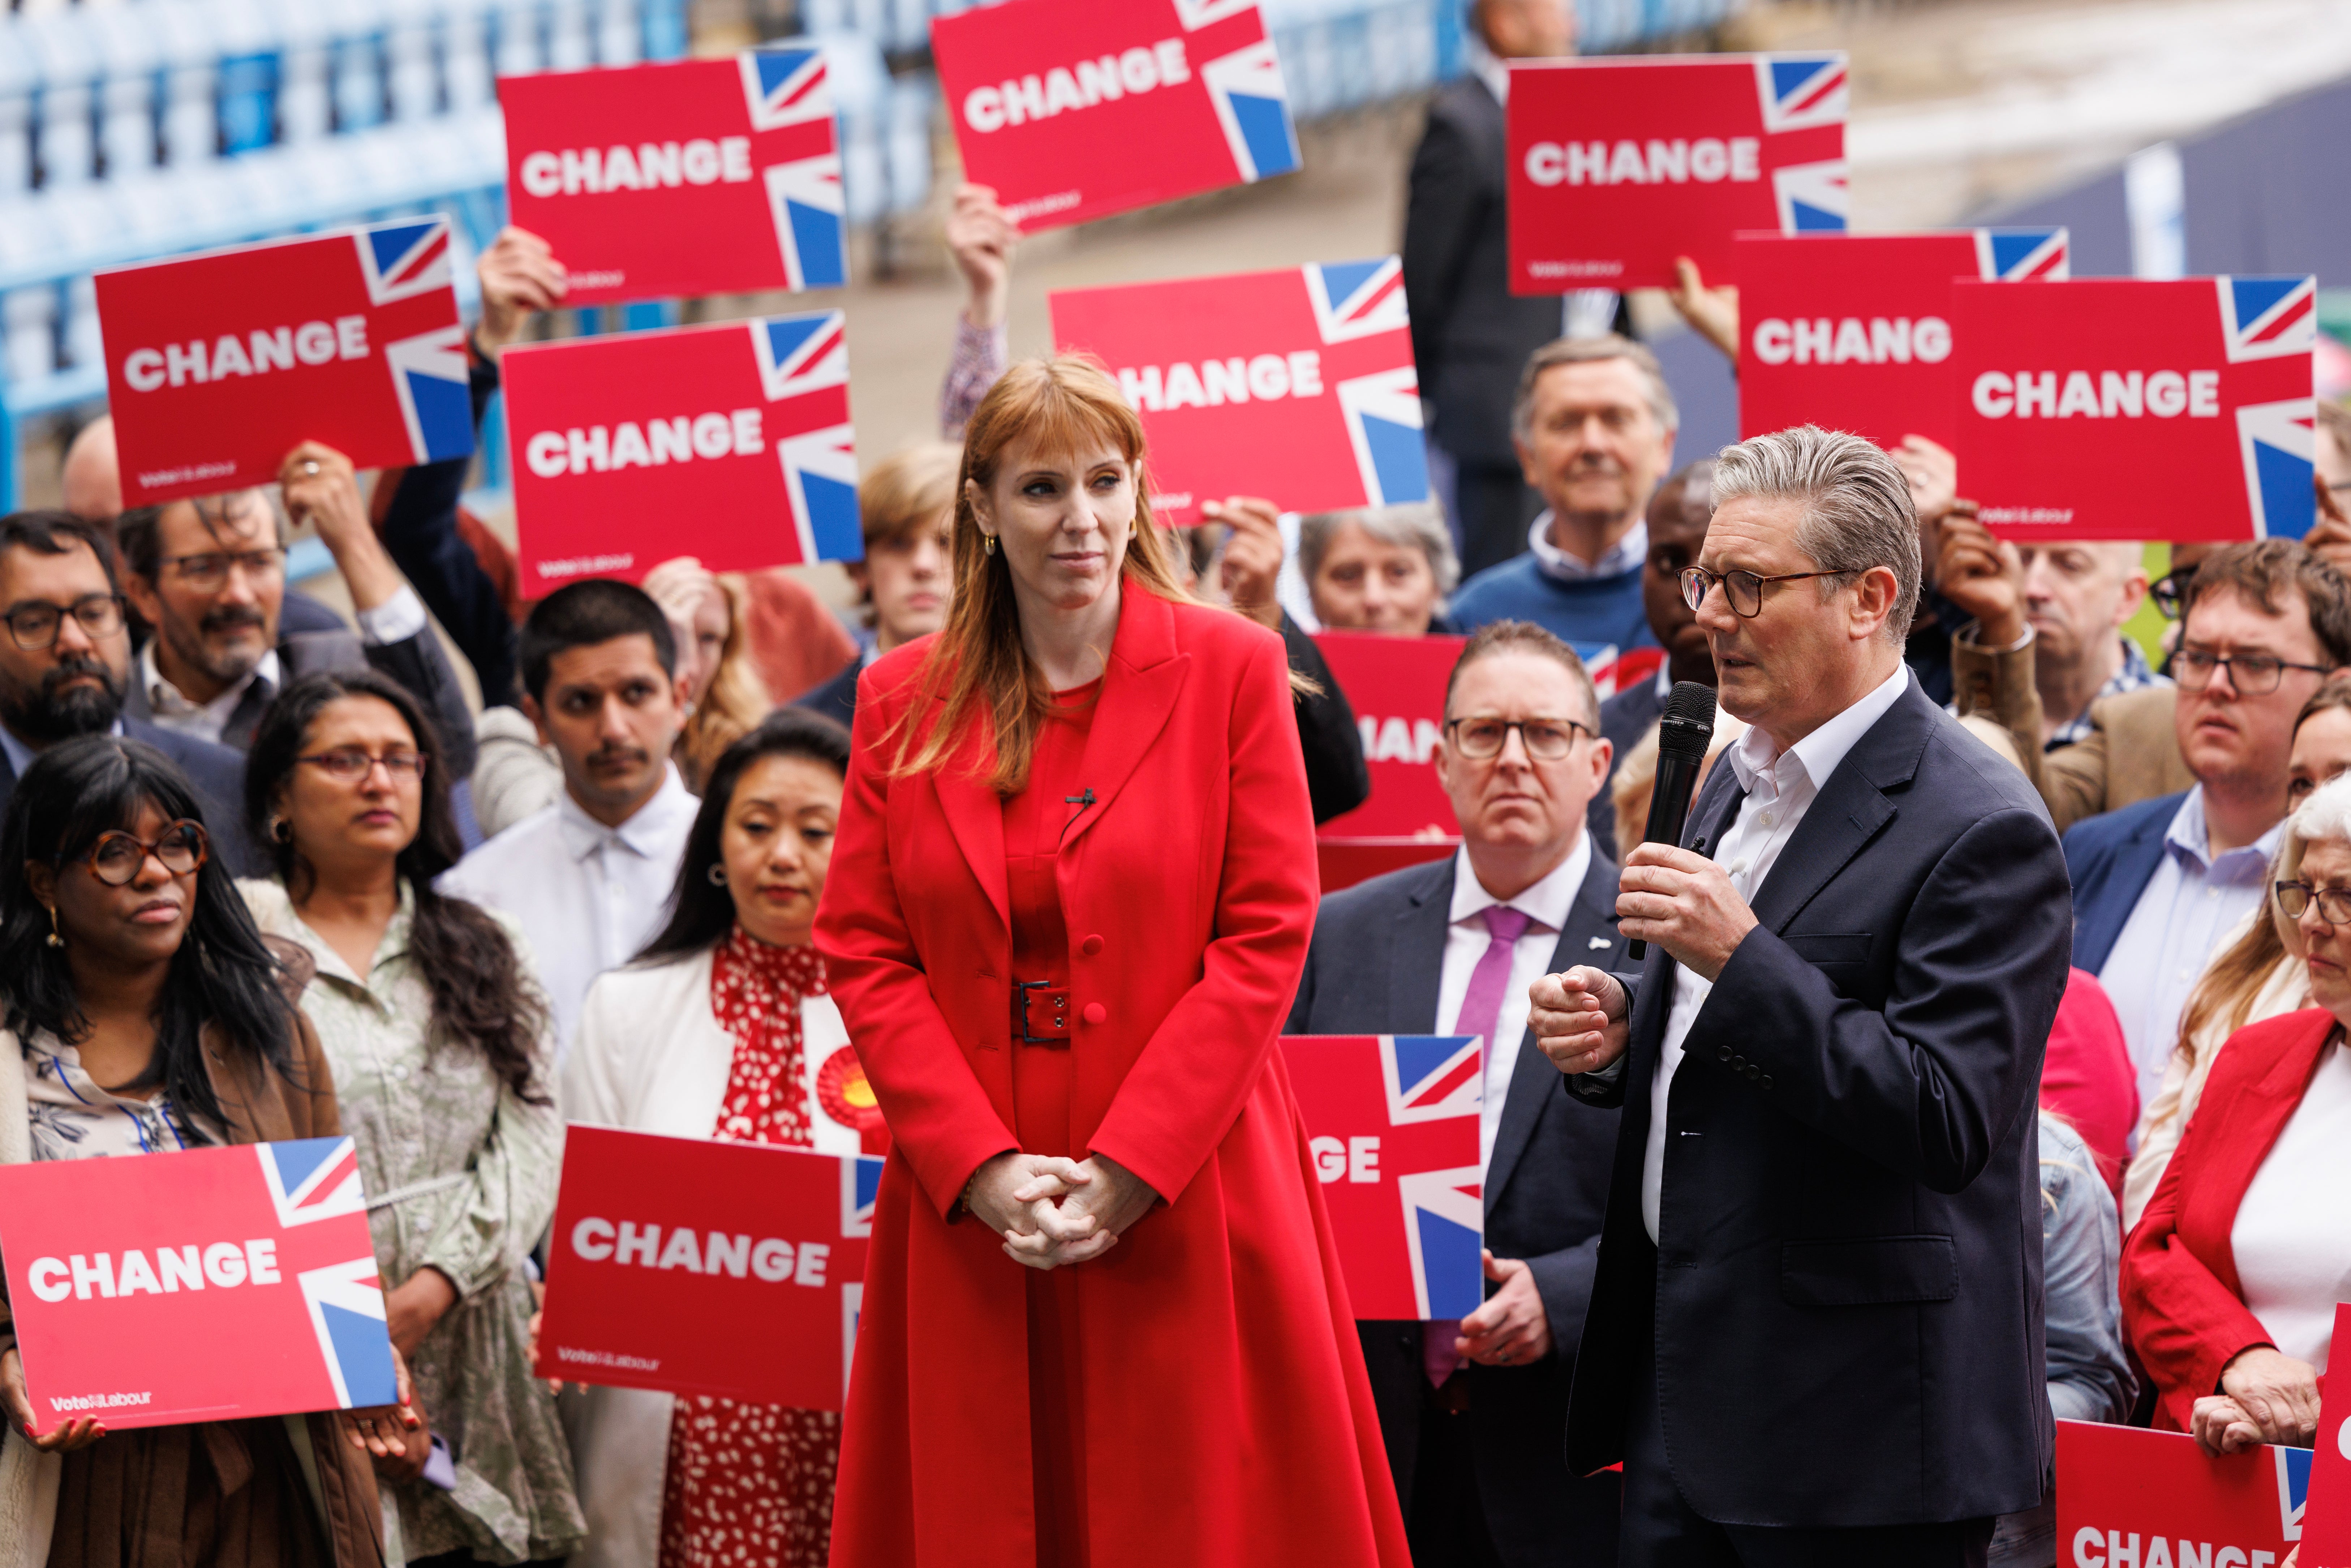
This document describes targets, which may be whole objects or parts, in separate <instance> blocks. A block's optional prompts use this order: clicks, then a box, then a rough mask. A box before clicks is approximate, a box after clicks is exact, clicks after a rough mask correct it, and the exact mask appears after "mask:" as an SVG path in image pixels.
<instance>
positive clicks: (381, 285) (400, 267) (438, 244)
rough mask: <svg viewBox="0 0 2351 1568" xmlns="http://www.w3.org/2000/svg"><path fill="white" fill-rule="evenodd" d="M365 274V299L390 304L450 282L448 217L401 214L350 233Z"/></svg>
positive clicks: (441, 286)
mask: <svg viewBox="0 0 2351 1568" xmlns="http://www.w3.org/2000/svg"><path fill="white" fill-rule="evenodd" d="M351 243H352V244H354V245H356V246H359V253H360V270H361V272H362V273H363V274H364V275H365V277H367V289H368V303H369V304H371V305H389V304H391V303H392V301H393V300H395V299H407V298H413V296H415V295H419V294H427V293H430V292H431V291H433V290H434V289H435V288H444V287H448V284H449V220H448V219H447V218H444V217H431V218H403V219H402V220H401V221H400V222H398V223H390V224H378V225H375V226H374V227H373V228H364V229H360V231H359V232H358V233H356V234H354V235H352V236H351Z"/></svg>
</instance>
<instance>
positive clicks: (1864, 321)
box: [1734, 228, 2067, 448]
mask: <svg viewBox="0 0 2351 1568" xmlns="http://www.w3.org/2000/svg"><path fill="white" fill-rule="evenodd" d="M1734 249H1735V251H1736V253H1737V256H1738V271H1737V274H1736V278H1735V281H1736V282H1737V283H1738V285H1739V323H1740V341H1739V434H1740V435H1741V436H1742V437H1743V436H1749V435H1761V434H1764V433H1766V432H1768V431H1774V430H1785V429H1787V428H1788V427H1789V426H1790V425H1795V424H1817V425H1820V426H1822V427H1823V428H1825V429H1829V430H1848V431H1851V432H1853V433H1854V434H1856V435H1865V436H1867V437H1868V438H1869V439H1870V440H1872V441H1875V442H1876V443H1877V444H1879V445H1880V446H1884V447H1888V448H1891V447H1893V446H1896V445H1898V444H1900V443H1901V440H1902V438H1903V437H1904V436H1906V435H1923V436H1925V437H1926V438H1927V439H1928V440H1929V441H1932V442H1935V443H1937V444H1939V445H1942V446H1949V445H1950V444H1952V442H1953V441H1954V440H1956V439H1957V435H1956V424H1957V421H1958V418H1959V413H1958V402H1959V389H1958V383H1957V382H1956V381H1955V380H1954V379H1953V378H1954V373H1955V367H1954V365H1953V362H1952V346H1953V345H1952V336H1951V288H1952V286H1953V284H1954V283H1955V282H1956V281H1957V280H1958V279H1959V278H1961V277H1970V278H1976V279H1980V280H1982V281H1985V282H2001V283H2022V282H2039V281H2046V280H2052V279H2061V278H2064V277H2065V276H2066V259H2067V258H2066V235H2065V231H2064V229H2061V228H2060V229H1959V230H1954V231H1953V232H1951V233H1949V234H1925V235H1867V236H1849V235H1818V236H1812V237H1804V238H1796V239H1790V238H1785V237H1782V236H1781V235H1740V236H1739V239H1738V242H1737V244H1736V246H1734Z"/></svg>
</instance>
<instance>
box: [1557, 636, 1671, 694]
mask: <svg viewBox="0 0 2351 1568" xmlns="http://www.w3.org/2000/svg"><path fill="white" fill-rule="evenodd" d="M1573 647H1574V649H1575V656H1576V657H1577V658H1579V659H1581V660H1583V668H1584V672H1585V673H1586V674H1589V675H1591V677H1592V685H1593V689H1594V690H1595V691H1597V692H1598V693H1599V694H1600V695H1602V696H1603V697H1613V696H1614V695H1616V694H1617V693H1618V692H1629V691H1631V690H1632V689H1633V688H1634V687H1635V686H1637V685H1640V684H1641V683H1642V682H1643V681H1646V680H1654V679H1655V678H1656V674H1657V666H1658V665H1660V664H1664V663H1665V662H1666V651H1665V650H1664V649H1663V648H1634V649H1631V650H1630V651H1626V650H1624V649H1620V648H1618V647H1617V646H1616V644H1615V643H1573Z"/></svg>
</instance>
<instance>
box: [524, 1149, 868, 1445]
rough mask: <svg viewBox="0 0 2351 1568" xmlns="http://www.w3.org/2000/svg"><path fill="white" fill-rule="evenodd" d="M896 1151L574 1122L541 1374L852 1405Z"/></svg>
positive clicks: (541, 1335)
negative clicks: (877, 1216) (831, 1150)
mask: <svg viewBox="0 0 2351 1568" xmlns="http://www.w3.org/2000/svg"><path fill="white" fill-rule="evenodd" d="M881 1181H882V1161H881V1160H880V1159H878V1158H876V1157H874V1156H872V1155H831V1154H818V1153H816V1152H814V1151H813V1150H809V1149H788V1148H778V1147H776V1146H774V1145H768V1144H731V1143H720V1142H716V1141H712V1140H709V1139H704V1138H673V1137H664V1136H661V1135H659V1134H653V1133H632V1132H624V1131H622V1129H620V1128H618V1127H598V1126H590V1125H586V1124H573V1125H572V1127H571V1129H570V1131H569V1133H567V1134H565V1140H564V1145H563V1183H562V1186H561V1188H560V1189H559V1192H558V1194H557V1197H556V1200H555V1228H554V1230H553V1232H552V1233H551V1239H550V1240H549V1245H548V1269H547V1313H546V1316H545V1318H544V1319H542V1320H541V1322H540V1324H539V1331H538V1374H539V1375H540V1376H542V1377H557V1378H561V1379H563V1380H564V1381H565V1382H567V1383H598V1384H607V1385H612V1386H614V1387H620V1388H659V1389H665V1390H667V1391H669V1392H671V1393H674V1394H704V1395H711V1396H722V1397H725V1398H729V1399H741V1400H745V1401H747V1402H749V1403H754V1404H760V1405H784V1406H790V1407H791V1408H793V1409H796V1410H838V1409H841V1407H842V1406H843V1404H844V1402H845V1396H846V1395H847V1392H848V1387H849V1366H850V1362H851V1358H852V1351H853V1350H854V1348H855V1346H856V1343H857V1313H858V1308H859V1305H860V1302H861V1300H862V1296H863V1294H864V1283H863V1281H864V1279H865V1248H866V1243H867V1241H868V1239H870V1238H871V1237H872V1233H873V1198H874V1195H875V1194H876V1193H877V1192H878V1191H879V1190H880V1187H881Z"/></svg>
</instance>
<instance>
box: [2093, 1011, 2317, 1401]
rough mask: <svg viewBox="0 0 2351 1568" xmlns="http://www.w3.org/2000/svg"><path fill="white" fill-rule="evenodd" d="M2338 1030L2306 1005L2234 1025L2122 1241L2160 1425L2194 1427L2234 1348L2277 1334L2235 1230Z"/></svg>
mask: <svg viewBox="0 0 2351 1568" xmlns="http://www.w3.org/2000/svg"><path fill="white" fill-rule="evenodd" d="M2334 1032H2335V1018H2334V1015H2333V1014H2331V1013H2329V1012H2327V1011H2326V1010H2325V1009H2324V1008H2305V1009H2303V1010H2302V1011H2300V1012H2295V1013H2287V1014H2286V1015H2285V1016H2283V1018H2273V1019H2263V1020H2262V1022H2260V1023H2256V1024H2248V1025H2246V1026H2245V1027H2244V1028H2243V1029H2241V1030H2238V1031H2237V1032H2236V1033H2234V1034H2232V1035H2231V1036H2230V1037H2229V1039H2228V1042H2227V1044H2225V1045H2224V1046H2223V1047H2222V1048H2221V1050H2220V1055H2219V1056H2218V1057H2217V1058H2215V1059H2214V1061H2213V1062H2212V1076H2211V1077H2210V1078H2209V1079H2207V1080H2206V1081H2205V1084H2204V1097H2203V1098H2202V1099H2200V1100H2199V1101H2198V1102H2197V1103H2196V1114H2195V1115H2193V1116H2191V1117H2189V1122H2188V1131H2187V1132H2185V1133H2183V1134H2181V1135H2180V1139H2179V1152H2178V1153H2176V1154H2174V1155H2172V1156H2171V1164H2170V1165H2168V1166H2165V1167H2164V1172H2163V1181H2162V1183H2161V1185H2159V1186H2157V1187H2156V1189H2155V1197H2152V1198H2150V1199H2149V1200H2148V1201H2147V1212H2146V1213H2145V1214H2143V1215H2141V1216H2139V1221H2138V1226H2137V1228H2136V1229H2134V1230H2132V1232H2131V1233H2130V1238H2129V1239H2127V1240H2126V1241H2125V1242H2124V1243H2123V1268H2122V1299H2123V1332H2124V1333H2126V1334H2127V1335H2128V1336H2129V1338H2130V1342H2131V1345H2132V1347H2133V1348H2134V1349H2136V1350H2137V1352H2138V1356H2139V1360H2140V1362H2141V1363H2142V1364H2145V1366H2146V1367H2147V1375H2149V1376H2151V1377H2153V1378H2154V1379H2155V1385H2156V1389H2157V1391H2158V1393H2159V1394H2160V1395H2161V1396H2162V1398H2161V1401H2160V1403H2158V1405H2157V1406H2156V1412H2155V1424H2156V1426H2157V1427H2158V1428H2159V1429H2162V1430H2167V1431H2173V1432H2185V1431H2187V1430H2188V1429H2189V1417H2190V1416H2193V1415H2194V1414H2195V1410H2196V1401H2197V1400H2198V1399H2199V1398H2200V1397H2201V1396H2204V1395H2207V1394H2211V1393H2215V1392H2217V1391H2218V1390H2219V1388H2220V1369H2221V1368H2222V1367H2224V1366H2226V1365H2228V1364H2229V1361H2230V1358H2231V1357H2232V1356H2234V1355H2235V1354H2237V1353H2238V1352H2239V1351H2241V1350H2246V1349H2249V1348H2251V1347H2252V1346H2253V1345H2257V1344H2267V1343H2270V1338H2269V1331H2268V1330H2266V1329H2264V1328H2262V1323H2261V1320H2260V1319H2259V1318H2256V1317H2255V1316H2253V1314H2252V1312H2248V1311H2247V1310H2246V1308H2245V1288H2244V1285H2243V1284H2242V1283H2241V1281H2239V1280H2238V1278H2237V1259H2236V1254H2235V1252H2234V1251H2233V1250H2231V1247H2230V1242H2229V1238H2230V1234H2231V1232H2232V1231H2233V1230H2235V1229H2236V1227H2237V1209H2238V1207H2239V1206H2240V1205H2241V1204H2242V1203H2243V1202H2244V1201H2245V1191H2246V1189H2247V1188H2248V1187H2250V1186H2252V1185H2253V1177H2254V1176H2255V1175H2257V1174H2258V1173H2259V1172H2260V1170H2261V1168H2262V1161H2263V1160H2266V1159H2268V1158H2269V1155H2270V1150H2271V1149H2272V1148H2273V1147H2274V1146H2275V1145H2276V1144H2277V1141H2278V1134H2280V1133H2283V1132H2284V1131H2285V1124H2287V1123H2288V1122H2291V1121H2292V1120H2294V1111H2295V1109H2296V1107H2298V1106H2300V1105H2301V1103H2302V1097H2303V1094H2304V1092H2306V1091H2307V1090H2308V1089H2309V1088H2310V1076H2311V1074H2312V1073H2313V1072H2314V1071H2317V1069H2318V1056H2319V1052H2320V1051H2321V1050H2323V1049H2324V1048H2325V1044H2326V1041H2327V1040H2328V1038H2329V1037H2330V1036H2332V1035H2333V1034H2334ZM2320 1381H2321V1385H2322V1386H2323V1385H2324V1383H2325V1380H2324V1379H2321V1380H2320Z"/></svg>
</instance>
